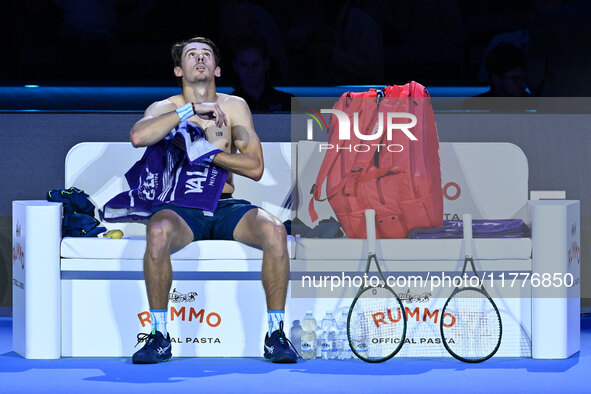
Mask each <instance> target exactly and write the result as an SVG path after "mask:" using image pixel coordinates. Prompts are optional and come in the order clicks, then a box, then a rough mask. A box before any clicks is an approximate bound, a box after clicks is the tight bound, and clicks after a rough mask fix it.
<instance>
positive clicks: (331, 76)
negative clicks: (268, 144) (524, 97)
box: [0, 0, 591, 96]
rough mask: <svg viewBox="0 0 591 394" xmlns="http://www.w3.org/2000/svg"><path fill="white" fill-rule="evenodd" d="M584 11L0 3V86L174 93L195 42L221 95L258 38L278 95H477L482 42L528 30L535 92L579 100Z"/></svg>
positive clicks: (585, 63) (529, 0) (229, 1)
mask: <svg viewBox="0 0 591 394" xmlns="http://www.w3.org/2000/svg"><path fill="white" fill-rule="evenodd" d="M590 10H591V8H590V4H589V1H588V0H567V1H561V0H478V1H475V0H391V1H387V0H375V1H374V0H352V1H327V0H322V1H318V0H298V1H283V0H251V1H233V0H222V1H199V0H191V1H189V0H176V1H174V2H171V1H164V0H77V1H73V0H3V1H2V12H1V14H0V18H1V19H0V37H1V40H2V47H3V51H2V52H3V55H2V57H1V61H0V84H1V85H4V86H16V85H22V84H41V85H52V86H78V85H85V86H107V85H108V86H113V85H124V86H136V85H137V86H139V85H143V86H145V85H150V86H168V85H174V84H175V80H174V77H173V74H172V63H171V60H170V46H171V44H172V43H174V42H176V41H179V40H182V39H185V38H189V37H193V36H197V35H201V36H207V37H211V38H212V39H213V40H214V41H215V42H216V43H217V44H218V46H219V47H220V49H221V52H222V63H221V66H222V78H221V80H220V81H219V82H218V85H220V86H231V85H232V84H233V83H234V75H233V74H234V73H233V70H232V66H231V62H230V59H231V53H232V47H233V45H234V44H235V43H236V42H237V41H239V40H240V39H242V38H244V37H247V36H251V35H255V36H259V37H262V38H263V39H264V40H265V42H266V43H267V46H268V48H269V53H270V54H271V61H272V81H273V82H274V84H276V85H280V86H305V85H308V86H310V85H313V86H326V85H345V84H347V85H348V84H402V83H405V82H407V81H408V80H417V81H420V82H421V83H423V84H424V85H426V86H437V85H439V86H476V85H482V86H486V85H487V84H488V83H487V81H486V75H485V74H483V72H482V71H480V72H479V68H480V67H481V62H482V59H483V55H484V53H485V49H486V47H487V45H488V44H489V42H490V40H491V39H492V38H493V37H494V36H495V35H497V34H499V33H506V32H514V31H522V32H525V29H528V30H527V31H528V34H529V36H530V38H529V40H528V41H527V42H526V43H525V44H524V49H525V50H526V52H527V53H528V63H529V67H528V70H527V73H528V82H529V85H530V90H531V91H532V93H534V94H536V95H544V96H588V95H589V94H588V92H589V90H590V89H589V87H590V86H591V83H590V81H591V78H590V77H589V73H591V71H590V69H591V62H590V61H589V57H590V56H591V55H590V52H591V51H589V44H588V42H590V40H589V39H590V38H591V34H590V29H591V28H590V27H588V26H589V25H590V23H589V15H590ZM548 79H550V82H548ZM557 80H558V82H559V83H557ZM557 85H558V87H557Z"/></svg>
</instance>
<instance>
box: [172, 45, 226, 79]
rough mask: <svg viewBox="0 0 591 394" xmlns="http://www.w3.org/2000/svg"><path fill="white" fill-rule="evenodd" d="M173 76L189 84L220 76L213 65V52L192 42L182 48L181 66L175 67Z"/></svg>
mask: <svg viewBox="0 0 591 394" xmlns="http://www.w3.org/2000/svg"><path fill="white" fill-rule="evenodd" d="M174 72H175V75H176V76H177V77H184V78H185V79H186V80H187V81H189V82H198V81H204V80H208V79H213V77H219V76H220V68H219V66H218V65H216V64H215V57H214V55H213V50H212V49H211V47H210V46H209V45H207V44H203V43H200V42H192V43H189V44H187V45H185V47H184V48H183V55H182V57H181V66H180V67H175V70H174Z"/></svg>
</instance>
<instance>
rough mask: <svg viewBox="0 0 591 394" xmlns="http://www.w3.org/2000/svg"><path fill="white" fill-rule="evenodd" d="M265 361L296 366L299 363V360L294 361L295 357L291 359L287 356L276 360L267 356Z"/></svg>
mask: <svg viewBox="0 0 591 394" xmlns="http://www.w3.org/2000/svg"><path fill="white" fill-rule="evenodd" d="M265 359H266V360H269V361H271V362H272V363H276V364H295V363H297V362H298V360H297V358H296V359H295V360H294V359H293V357H290V356H288V355H285V356H282V357H277V358H275V359H271V358H269V357H266V356H265Z"/></svg>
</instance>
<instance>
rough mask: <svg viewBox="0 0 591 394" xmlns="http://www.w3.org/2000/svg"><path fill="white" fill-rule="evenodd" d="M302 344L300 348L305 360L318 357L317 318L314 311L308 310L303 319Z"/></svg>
mask: <svg viewBox="0 0 591 394" xmlns="http://www.w3.org/2000/svg"><path fill="white" fill-rule="evenodd" d="M302 329H303V331H302V344H301V346H300V350H301V353H302V358H303V359H304V360H312V359H315V358H316V319H314V316H313V315H312V312H306V316H304V319H303V320H302Z"/></svg>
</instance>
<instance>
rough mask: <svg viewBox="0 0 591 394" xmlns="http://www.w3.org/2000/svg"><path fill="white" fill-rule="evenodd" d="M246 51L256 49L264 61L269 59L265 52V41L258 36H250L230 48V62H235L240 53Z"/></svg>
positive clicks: (266, 51)
mask: <svg viewBox="0 0 591 394" xmlns="http://www.w3.org/2000/svg"><path fill="white" fill-rule="evenodd" d="M247 49H257V50H258V51H259V52H260V53H261V56H262V57H263V58H264V59H268V58H269V51H268V50H267V43H266V42H265V40H264V39H263V38H261V37H258V36H250V37H244V38H242V39H240V40H238V41H237V42H236V43H235V44H234V45H233V46H232V60H236V59H237V58H238V55H239V54H240V52H242V51H244V50H247Z"/></svg>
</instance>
